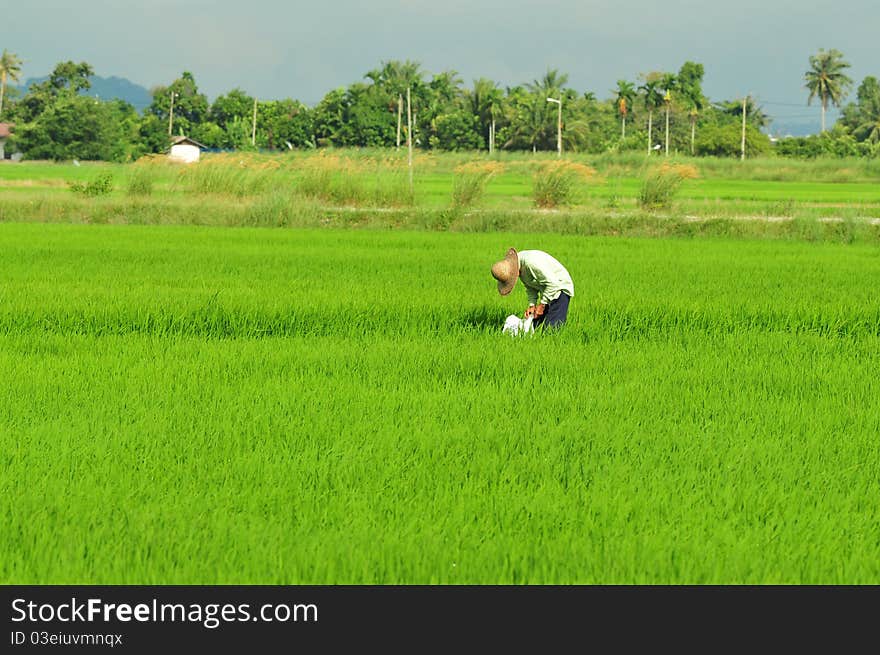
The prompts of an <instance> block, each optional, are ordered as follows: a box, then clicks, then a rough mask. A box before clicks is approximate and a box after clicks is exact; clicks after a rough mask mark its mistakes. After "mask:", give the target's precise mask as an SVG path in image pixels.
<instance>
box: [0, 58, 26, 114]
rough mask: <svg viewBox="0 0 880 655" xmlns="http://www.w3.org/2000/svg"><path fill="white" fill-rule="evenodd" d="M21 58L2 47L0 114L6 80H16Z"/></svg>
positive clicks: (18, 77) (18, 75) (0, 59)
mask: <svg viewBox="0 0 880 655" xmlns="http://www.w3.org/2000/svg"><path fill="white" fill-rule="evenodd" d="M21 64H22V61H21V59H19V58H18V56H17V55H15V54H13V53H11V52H7V51H6V49H5V48H4V49H3V54H2V55H0V116H2V115H3V96H5V95H6V83H7V81H8V80H12V81H13V82H18V80H19V79H20V76H21Z"/></svg>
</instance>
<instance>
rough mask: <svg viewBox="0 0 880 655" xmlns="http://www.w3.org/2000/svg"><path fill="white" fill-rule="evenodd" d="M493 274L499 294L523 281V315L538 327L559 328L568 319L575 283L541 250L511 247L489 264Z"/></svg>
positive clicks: (557, 262) (565, 271)
mask: <svg viewBox="0 0 880 655" xmlns="http://www.w3.org/2000/svg"><path fill="white" fill-rule="evenodd" d="M492 277H494V278H495V279H496V280H498V293H500V294H501V295H502V296H506V295H507V294H509V293H510V292H511V291H513V287H515V286H516V281H517V279H520V280H522V283H523V286H524V287H525V288H526V297H527V298H528V301H529V307H528V309H526V311H525V314H524V315H523V316H524V317H525V318H528V317H529V316H531V317H533V318H534V323H533V325H534V326H535V327H536V328H537V327H559V326H560V325H562V324H563V323H565V319H566V318H568V303H569V301H570V300H571V299H572V298H573V297H574V282H572V280H571V275H569V273H568V271H567V270H565V267H564V266H563V265H562V264H560V263H559V261H557V260H556V259H555V258H554V257H552V256H550V255H548V254H547V253H546V252H544V251H543V250H523V251H521V252H517V251H516V250H514V249H513V248H510V249H509V250H508V251H507V255H506V256H505V257H504V259H502V260H501V261H500V262H495V264H493V266H492Z"/></svg>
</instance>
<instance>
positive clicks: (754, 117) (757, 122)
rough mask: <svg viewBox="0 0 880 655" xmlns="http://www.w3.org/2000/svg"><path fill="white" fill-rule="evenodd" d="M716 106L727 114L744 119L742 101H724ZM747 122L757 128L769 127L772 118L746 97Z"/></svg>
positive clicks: (749, 97)
mask: <svg viewBox="0 0 880 655" xmlns="http://www.w3.org/2000/svg"><path fill="white" fill-rule="evenodd" d="M715 105H716V106H717V107H718V109H720V110H721V111H723V112H724V113H725V114H730V115H731V116H736V117H738V118H742V114H743V103H742V101H741V100H722V101H721V102H716V103H715ZM746 121H747V122H749V123H751V124H752V125H754V126H755V127H757V128H762V127H767V126H768V125H769V124H770V117H769V116H768V115H767V114H765V113H764V110H763V109H761V108H760V107H759V106H758V105H757V104H756V103H755V101H754V100H753V99H752V97H751V96H747V97H746Z"/></svg>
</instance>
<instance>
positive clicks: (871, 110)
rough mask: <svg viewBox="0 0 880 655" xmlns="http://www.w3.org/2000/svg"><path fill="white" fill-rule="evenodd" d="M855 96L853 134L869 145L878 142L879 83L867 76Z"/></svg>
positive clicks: (879, 118) (879, 136) (879, 125)
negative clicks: (856, 100) (856, 99)
mask: <svg viewBox="0 0 880 655" xmlns="http://www.w3.org/2000/svg"><path fill="white" fill-rule="evenodd" d="M857 96H858V103H857V104H856V105H855V110H856V115H855V118H854V120H853V121H852V123H854V126H853V134H854V135H855V136H856V138H858V139H860V140H864V141H869V142H870V143H877V142H880V82H878V81H877V78H876V77H873V76H871V75H869V76H868V77H866V78H865V79H864V80H863V81H862V83H861V84H860V85H859V90H858V92H857Z"/></svg>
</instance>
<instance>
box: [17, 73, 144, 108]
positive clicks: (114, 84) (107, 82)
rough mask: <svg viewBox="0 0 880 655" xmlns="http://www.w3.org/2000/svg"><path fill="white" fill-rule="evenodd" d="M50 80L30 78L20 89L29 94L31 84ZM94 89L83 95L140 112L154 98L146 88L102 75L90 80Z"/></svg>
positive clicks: (47, 77) (94, 76)
mask: <svg viewBox="0 0 880 655" xmlns="http://www.w3.org/2000/svg"><path fill="white" fill-rule="evenodd" d="M47 79H49V76H48V75H46V76H44V77H30V78H28V79H27V80H25V83H24V84H23V85H22V86H20V87H19V90H20V91H21V93H22V94H24V93H27V90H28V88H30V86H31V84H39V83H40V82H45V81H46V80H47ZM89 81H90V82H91V83H92V87H91V88H90V89H88V90H87V91H81V92H80V93H81V95H87V96H97V97H98V98H100V99H101V100H112V99H114V98H118V99H120V100H124V101H125V102H128V103H129V104H131V105H132V106H133V107H134V108H135V109H137V110H138V111H139V112H142V111H143V110H144V109H146V108H147V107H149V106H150V103H151V102H153V96H151V95H150V92H149V91H148V90H147V89H145V88H144V87H142V86H140V85H138V84H135V83H134V82H131V81H130V80H127V79H125V78H124V77H115V76H113V77H101V76H100V75H92V76H91V77H90V78H89Z"/></svg>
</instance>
